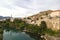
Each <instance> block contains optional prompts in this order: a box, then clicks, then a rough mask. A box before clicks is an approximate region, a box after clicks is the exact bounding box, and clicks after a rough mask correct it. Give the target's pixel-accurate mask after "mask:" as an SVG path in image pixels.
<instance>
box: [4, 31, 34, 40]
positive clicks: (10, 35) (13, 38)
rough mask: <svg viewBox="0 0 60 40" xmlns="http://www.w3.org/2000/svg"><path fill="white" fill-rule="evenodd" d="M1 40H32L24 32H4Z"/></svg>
mask: <svg viewBox="0 0 60 40" xmlns="http://www.w3.org/2000/svg"><path fill="white" fill-rule="evenodd" d="M3 40H34V39H33V38H31V37H30V36H29V35H27V34H26V33H25V32H15V31H5V30H4V32H3Z"/></svg>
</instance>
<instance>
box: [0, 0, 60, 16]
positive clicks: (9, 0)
mask: <svg viewBox="0 0 60 40" xmlns="http://www.w3.org/2000/svg"><path fill="white" fill-rule="evenodd" d="M50 9H54V10H55V9H60V0H0V15H3V16H10V15H11V14H12V15H13V17H24V16H30V15H33V14H36V13H38V12H39V11H43V10H50Z"/></svg>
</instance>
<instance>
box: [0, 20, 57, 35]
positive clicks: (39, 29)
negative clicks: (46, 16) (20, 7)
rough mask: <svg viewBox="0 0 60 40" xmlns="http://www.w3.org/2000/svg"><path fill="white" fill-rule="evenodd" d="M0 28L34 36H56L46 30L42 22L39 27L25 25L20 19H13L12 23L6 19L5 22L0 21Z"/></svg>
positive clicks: (49, 30) (53, 32)
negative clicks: (34, 34)
mask: <svg viewBox="0 0 60 40" xmlns="http://www.w3.org/2000/svg"><path fill="white" fill-rule="evenodd" d="M0 27H2V28H3V29H10V28H11V29H15V30H16V29H17V30H20V31H26V32H30V33H36V34H41V35H43V34H49V35H56V32H55V31H52V30H51V29H48V28H47V25H46V22H45V21H42V22H41V24H40V26H37V25H32V24H27V23H26V22H25V21H22V20H21V19H15V20H14V21H13V22H11V21H10V19H7V20H6V21H0Z"/></svg>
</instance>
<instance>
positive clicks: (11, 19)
mask: <svg viewBox="0 0 60 40" xmlns="http://www.w3.org/2000/svg"><path fill="white" fill-rule="evenodd" d="M10 21H11V22H13V21H14V19H13V17H12V14H11V18H10Z"/></svg>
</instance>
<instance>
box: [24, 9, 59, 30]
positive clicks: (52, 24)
mask: <svg viewBox="0 0 60 40" xmlns="http://www.w3.org/2000/svg"><path fill="white" fill-rule="evenodd" d="M25 21H26V22H27V23H29V24H34V25H38V26H39V25H40V24H41V22H42V21H45V22H46V24H47V27H48V28H51V29H52V30H60V10H54V11H52V10H48V11H43V12H40V13H38V14H36V15H33V16H29V17H27V18H25Z"/></svg>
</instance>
